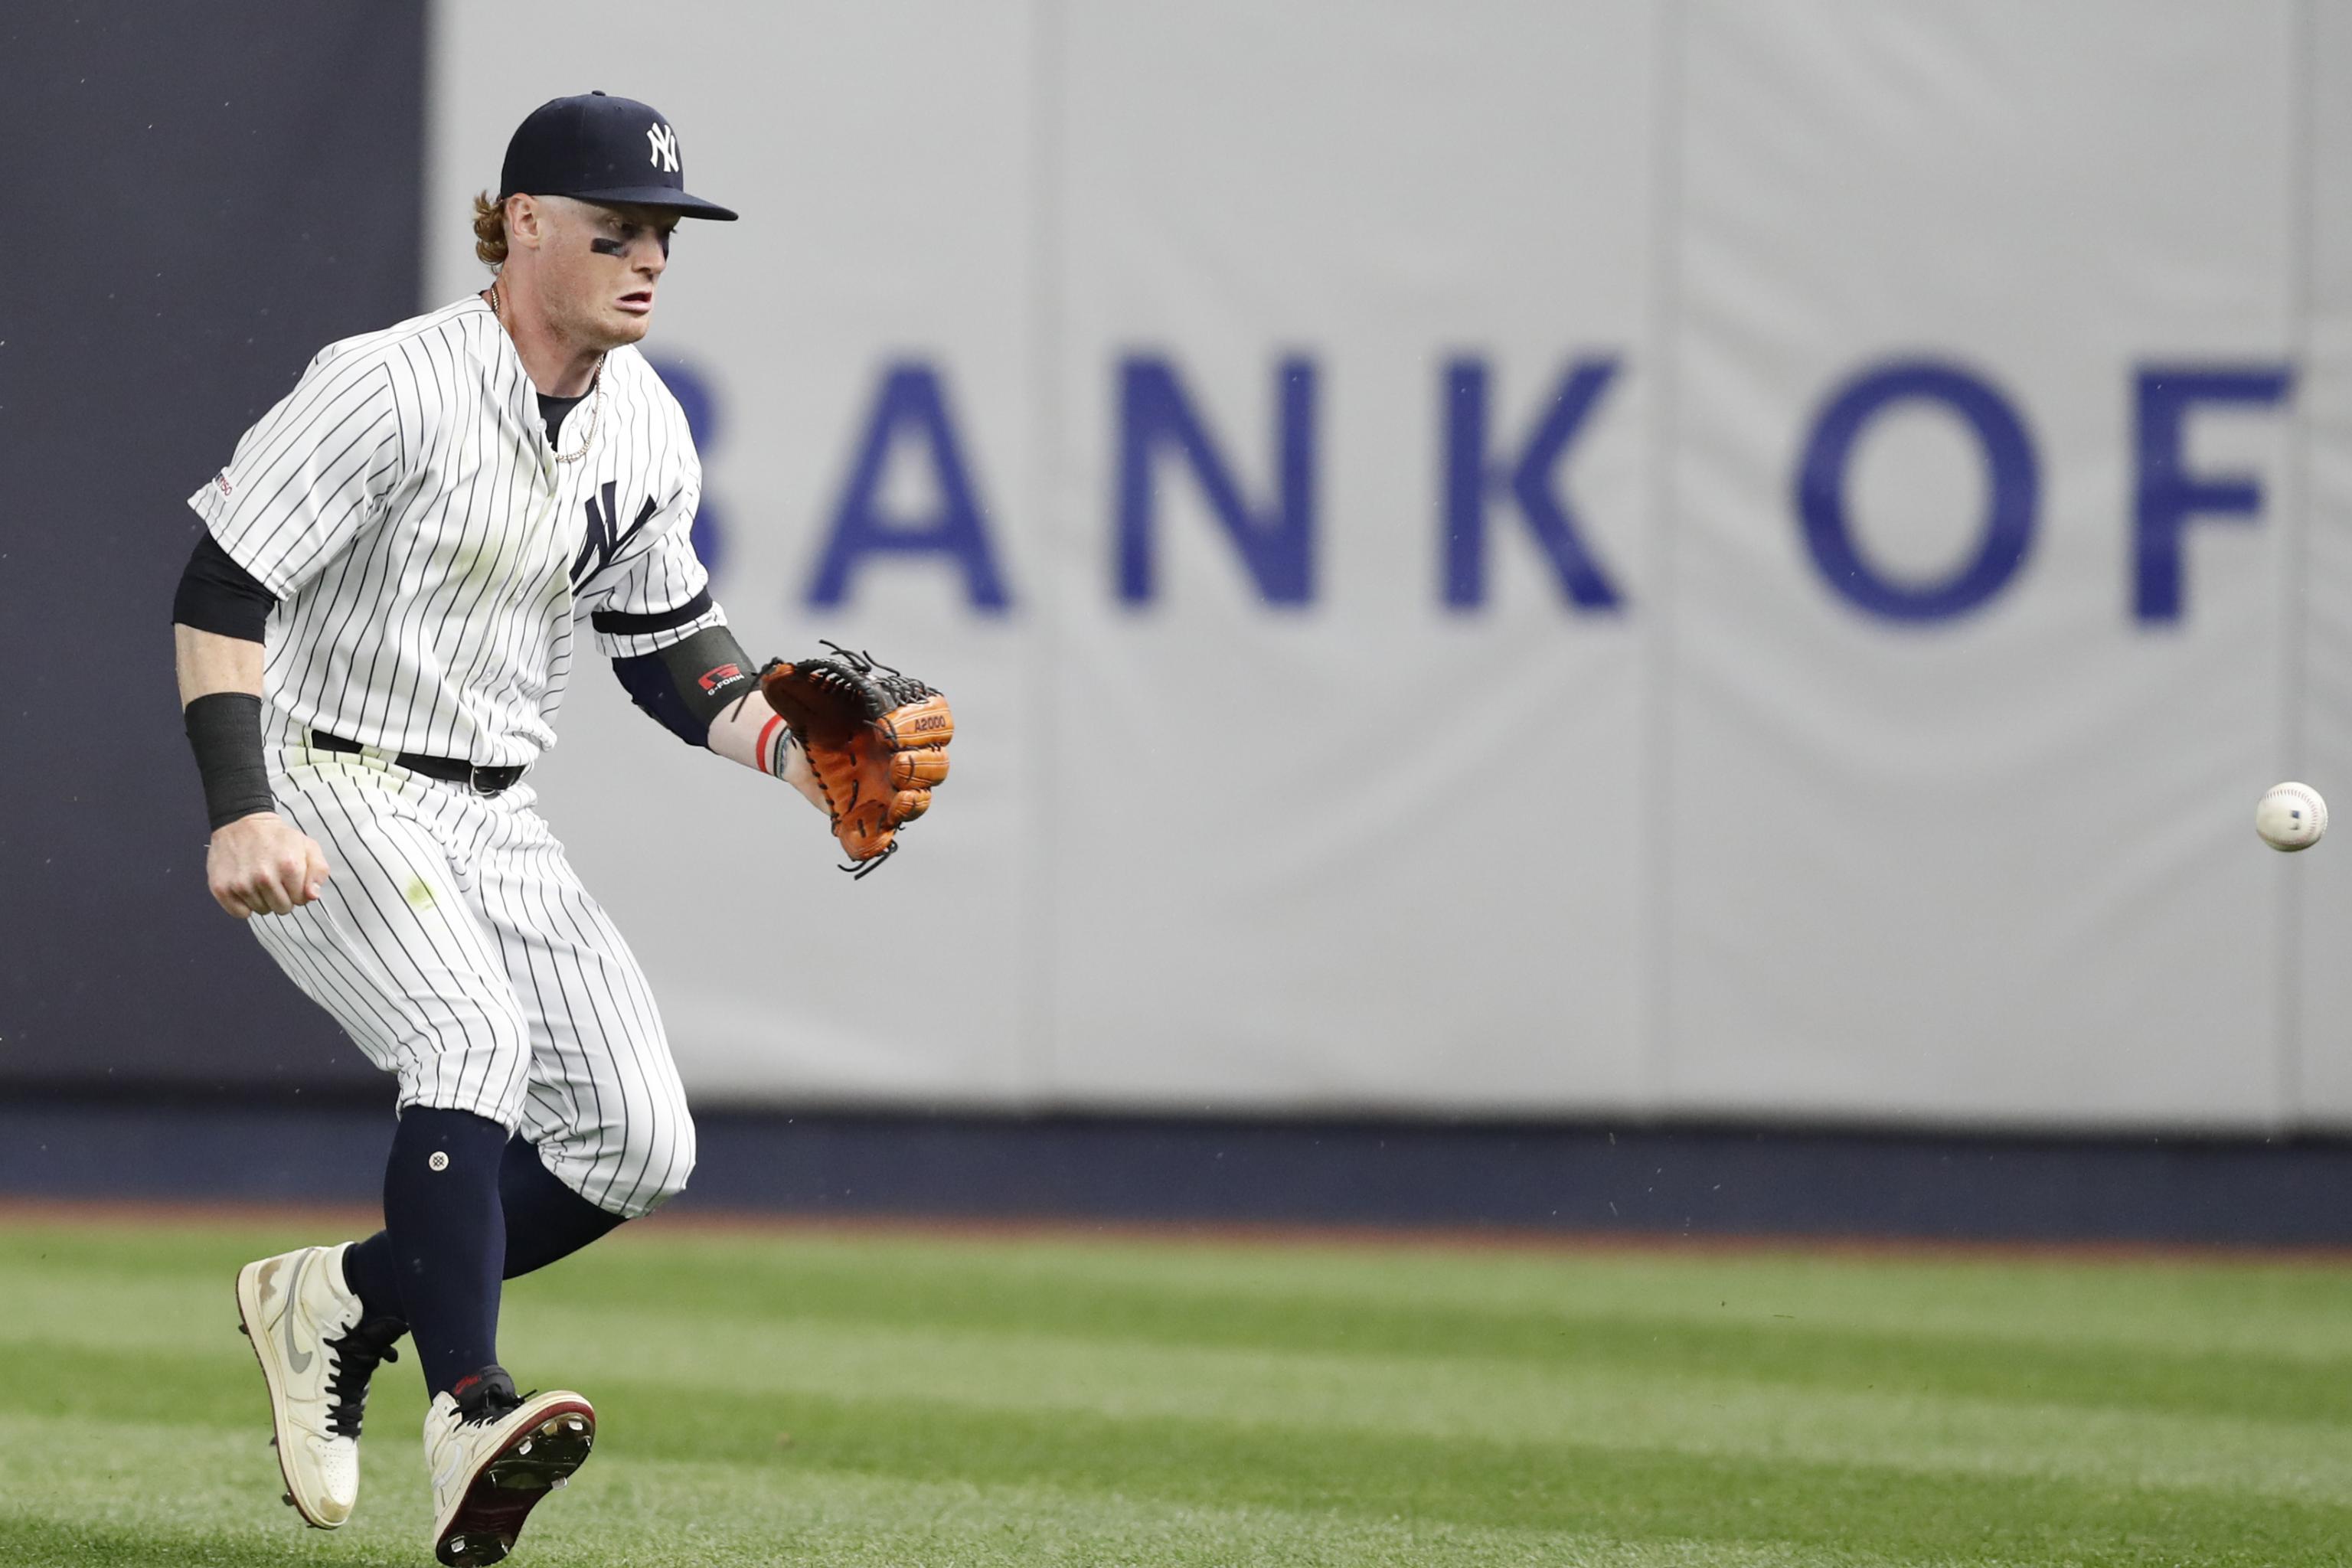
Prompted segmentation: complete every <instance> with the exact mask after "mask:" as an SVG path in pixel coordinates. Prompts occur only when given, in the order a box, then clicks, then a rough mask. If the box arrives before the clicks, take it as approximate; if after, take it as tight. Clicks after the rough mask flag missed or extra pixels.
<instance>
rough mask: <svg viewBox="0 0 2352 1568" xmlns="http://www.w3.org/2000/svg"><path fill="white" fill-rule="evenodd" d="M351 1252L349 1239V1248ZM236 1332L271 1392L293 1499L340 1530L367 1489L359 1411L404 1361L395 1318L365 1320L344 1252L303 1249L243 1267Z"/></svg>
mask: <svg viewBox="0 0 2352 1568" xmlns="http://www.w3.org/2000/svg"><path fill="white" fill-rule="evenodd" d="M344 1245H345V1246H348V1245H349V1243H345V1244H344ZM236 1315H237V1319H238V1323H237V1327H238V1330H239V1331H240V1332H242V1333H243V1334H244V1335H245V1336H246V1338H247V1339H248V1340H250V1341H251V1342H253V1354H254V1357H255V1359H256V1360H257V1361H259V1362H260V1363H261V1378H262V1381H263V1382H264V1383H266V1384H268V1387H269V1420H270V1426H271V1427H272V1429H273V1434H274V1435H273V1436H272V1437H271V1439H270V1441H271V1442H272V1443H273V1444H274V1445H275V1446H276V1447H277V1449H278V1473H279V1474H280V1475H282V1476H284V1477H285V1479H286V1500H287V1501H288V1502H289V1503H291V1504H293V1506H294V1510H295V1511H296V1512H297V1513H299V1514H300V1515H301V1516H302V1519H303V1522H305V1523H307V1524H310V1525H314V1526H316V1527H317V1528H319V1529H320V1530H332V1529H334V1528H335V1527H336V1526H338V1525H340V1524H341V1523H342V1522H343V1521H345V1520H347V1519H349V1518H351V1516H352V1504H353V1503H355V1502H357V1501H358V1500H359V1491H360V1413H361V1410H362V1407H363V1406H364V1405H366V1403H367V1390H368V1379H369V1378H370V1377H371V1376H373V1374H374V1372H375V1369H376V1363H378V1362H385V1361H396V1360H398V1359H399V1357H398V1356H397V1355H396V1354H395V1353H394V1351H393V1349H392V1342H393V1341H394V1340H395V1339H397V1338H399V1336H400V1334H401V1332H402V1329H401V1326H400V1324H399V1323H398V1322H397V1321H392V1320H388V1319H383V1318H378V1319H375V1320H373V1321H369V1322H366V1323H362V1321H361V1310H360V1299H359V1297H358V1296H356V1295H354V1294H353V1293H352V1290H351V1288H350V1287H349V1286H347V1285H346V1284H344V1282H343V1247H300V1248H298V1249H297V1250H295V1251H292V1252H288V1253H283V1254H281V1255H279V1256H278V1257H276V1258H263V1259H262V1260H261V1261H260V1262H258V1263H248V1264H247V1265H246V1266H245V1267H244V1268H240V1269H238V1270H237V1271H236Z"/></svg>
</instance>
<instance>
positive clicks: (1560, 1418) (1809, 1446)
mask: <svg viewBox="0 0 2352 1568" xmlns="http://www.w3.org/2000/svg"><path fill="white" fill-rule="evenodd" d="M215 1294H216V1292H215ZM549 1294H554V1292H547V1293H542V1294H541V1296H540V1297H539V1298H538V1299H537V1304H536V1305H530V1304H524V1303H514V1304H512V1305H510V1308H509V1312H508V1314H507V1331H506V1333H505V1335H504V1340H503V1344H504V1353H505V1356H506V1359H507V1361H508V1363H509V1364H510V1365H511V1366H513V1367H514V1368H516V1369H517V1370H518V1372H520V1373H522V1374H523V1375H524V1376H525V1378H526V1379H527V1380H537V1381H540V1382H550V1383H563V1384H573V1385H578V1386H581V1387H583V1388H585V1389H586V1390H587V1391H588V1392H590V1393H591V1394H592V1395H593V1394H597V1393H598V1392H600V1391H602V1390H605V1389H609V1388H611V1387H612V1386H613V1385H614V1382H615V1381H616V1380H625V1381H629V1382H635V1383H644V1382H646V1381H649V1380H650V1381H654V1382H656V1383H658V1384H661V1385H663V1386H665V1387H668V1388H671V1389H674V1390H676V1391H677V1392H678V1393H679V1394H680V1395H681V1396H692V1395H695V1394H700V1393H702V1392H705V1391H716V1392H723V1391H728V1390H740V1391H744V1392H756V1393H764V1394H775V1395H779V1396H782V1395H787V1394H808V1395H814V1396H815V1397H819V1398H826V1399H835V1400H844V1401H858V1400H897V1401H902V1402H928V1403H932V1404H940V1405H957V1406H960V1407H963V1408H967V1409H981V1410H999V1411H1008V1412H1009V1411H1027V1412H1033V1413H1039V1414H1049V1415H1050V1414H1052V1413H1055V1412H1062V1411H1068V1412H1076V1413H1085V1414H1101V1415H1113V1416H1116V1417H1118V1418H1119V1419H1122V1420H1126V1421H1136V1422H1140V1421H1150V1420H1155V1419H1160V1418H1171V1419H1182V1420H1208V1421H1218V1422H1226V1423H1233V1424H1237V1425H1246V1426H1281V1427H1287V1428H1293V1429H1297V1430H1302V1431H1311V1430H1317V1429H1324V1428H1328V1429H1333V1430H1343V1431H1346V1430H1352V1431H1362V1432H1372V1433H1379V1434H1391V1433H1393V1434H1402V1435H1409V1436H1421V1437H1429V1438H1434V1439H1445V1438H1451V1437H1470V1438H1477V1439H1479V1440H1481V1441H1485V1442H1489V1443H1498V1444H1534V1445H1568V1446H1582V1445H1589V1444H1591V1442H1592V1441H1593V1435H1594V1434H1596V1433H1605V1434H1607V1435H1608V1440H1609V1442H1610V1443H1612V1445H1616V1446H1621V1447H1640V1448H1651V1449H1660V1450H1675V1451H1681V1452H1685V1453H1690V1454H1706V1455H1715V1456H1722V1457H1729V1458H1738V1457H1742V1456H1748V1455H1770V1456H1776V1457H1779V1458H1787V1459H1791V1460H1802V1461H1806V1462H1811V1463H1835V1464H1849V1465H1858V1466H1866V1467H1874V1468H1901V1469H1911V1470H1959V1471H1979V1472H1986V1473H2008V1474H2018V1475H2053V1476H2066V1477H2073V1478H2075V1479H2086V1480H2097V1481H2103V1482H2108V1483H2114V1484H2123V1485H2132V1486H2168V1487H2204V1488H2220V1489H2239V1490H2245V1491H2249V1492H2254V1493H2262V1494H2269V1495H2275V1496H2285V1497H2294V1496H2305V1497H2316V1498H2319V1499H2320V1500H2334V1499H2338V1498H2347V1497H2352V1427H2347V1426H2344V1425H2342V1424H2326V1423H2315V1422H2310V1421H2277V1422H2254V1421H2248V1420H2244V1419H2241V1418H2221V1417H2212V1416H2205V1417H2188V1416H2182V1415H2169V1414H2168V1415H2147V1414H2146V1413H2142V1412H2135V1411H2127V1410H2111V1409H2095V1408H2094V1409H2085V1408H2078V1407H2074V1406H2066V1405H2048V1404H2044V1403H2038V1402H2034V1401H2032V1400H2029V1399H2024V1398H2012V1399H2009V1400H1997V1399H1980V1398H1973V1397H1969V1398H1962V1397H1956V1396H1949V1395H1943V1396H1928V1395H1921V1394H1916V1393H1913V1392H1909V1391H1906V1390H1904V1389H1900V1388H1897V1389H1888V1390H1859V1389H1857V1390H1843V1389H1841V1390H1820V1389H1816V1390H1812V1391H1810V1392H1809V1393H1807V1394H1804V1395H1803V1396H1801V1397H1798V1396H1792V1395H1791V1394H1790V1391H1789V1390H1788V1389H1786V1388H1784V1387H1781V1386H1778V1385H1776V1384H1769V1383H1764V1382H1758V1381H1750V1380H1741V1379H1736V1378H1728V1377H1719V1376H1718V1377H1708V1376H1700V1375H1695V1374H1687V1373H1675V1374H1664V1373H1659V1372H1657V1371H1656V1370H1654V1369H1653V1368H1650V1367H1647V1366H1642V1365H1636V1366H1633V1367H1626V1366H1624V1365H1622V1364H1618V1363H1607V1362H1599V1361H1595V1362H1591V1363H1585V1362H1579V1361H1569V1362H1563V1363H1558V1364H1550V1365H1545V1366H1541V1367H1529V1366H1526V1365H1521V1364H1516V1363H1509V1362H1500V1361H1492V1360H1481V1359H1475V1358H1473V1359H1454V1360H1436V1359H1433V1358H1429V1357H1425V1356H1421V1357H1405V1358H1395V1359H1387V1358H1381V1357H1377V1356H1371V1355H1364V1354H1355V1355H1332V1354H1320V1353H1316V1354H1310V1353H1300V1352H1292V1353H1286V1354H1285V1353H1276V1352H1265V1351H1260V1350H1248V1351H1235V1350H1231V1349H1226V1348H1223V1347H1217V1346H1211V1347H1203V1346H1172V1345H1166V1344H1158V1343H1145V1344H1131V1343H1122V1342H1103V1341H1098V1340H1094V1339H1087V1340H1067V1339H1058V1338H1055V1337H1052V1336H1046V1335H1039V1334H1006V1333H981V1332H974V1331H967V1330H939V1329H911V1328H899V1329H890V1328H884V1329H867V1328H852V1327H846V1326H844V1325H842V1324H838V1323H833V1322H809V1321H802V1320H798V1319H792V1318H780V1319H773V1320H747V1319H740V1318H722V1317H715V1316H712V1315H709V1314H707V1313H701V1312H698V1313H696V1314H695V1315H694V1316H693V1318H692V1323H693V1331H692V1332H691V1333H690V1334H681V1333H680V1332H679V1331H678V1325H679V1318H678V1314H677V1311H676V1310H671V1311H668V1312H662V1313H650V1312H642V1311H614V1310H603V1309H593V1308H583V1307H577V1306H568V1305H565V1306H556V1305H550V1304H548V1302H547V1300H546V1297H547V1295H549ZM562 1296H563V1299H564V1300H567V1301H570V1300H576V1299H577V1298H576V1295H575V1294H574V1293H572V1292H569V1291H566V1292H562ZM143 1305H149V1306H152V1303H144V1304H143ZM222 1310H223V1312H224V1313H225V1312H226V1308H225V1307H224V1308H223V1309H222ZM175 1318H176V1320H177V1321H182V1322H192V1323H194V1324H196V1325H200V1326H201V1327H200V1331H198V1332H197V1333H196V1334H195V1335H194V1337H193V1338H191V1339H188V1340H186V1341H185V1342H173V1343H171V1344H169V1345H167V1346H165V1347H163V1348H162V1349H142V1350H138V1351H132V1350H129V1349H100V1348H99V1347H100V1346H105V1345H110V1344H119V1343H121V1340H122V1338H123V1337H124V1336H121V1335H116V1334H112V1333H110V1331H109V1328H108V1325H107V1323H106V1322H105V1321H103V1319H102V1318H100V1319H99V1320H95V1321H86V1322H83V1323H81V1324H79V1325H78V1327H77V1328H76V1330H75V1331H74V1332H73V1333H72V1334H70V1335H58V1336H55V1337H43V1338H39V1339H34V1338H30V1337H28V1336H26V1334H24V1333H22V1332H7V1333H0V1361H7V1362H12V1363H22V1364H24V1365H25V1366H26V1367H27V1368H28V1369H31V1370H28V1372H27V1373H26V1376H25V1377H24V1378H22V1379H21V1380H19V1382H18V1383H17V1384H16V1388H15V1389H14V1390H13V1391H12V1392H9V1393H5V1394H0V1400H10V1401H15V1402H17V1403H18V1404H20V1405H22V1404H23V1402H26V1401H32V1400H42V1399H55V1400H58V1401H61V1402H68V1403H61V1404H59V1405H57V1406H56V1408H58V1409H60V1410H63V1409H71V1408H77V1406H75V1405H71V1404H70V1403H69V1402H70V1401H73V1400H76V1399H85V1400H86V1399H91V1398H99V1397H103V1396H104V1392H105V1391H109V1390H116V1389H130V1388H142V1389H147V1390H151V1391H160V1390H165V1389H173V1388H182V1389H184V1390H185V1391H186V1397H187V1399H188V1402H189V1404H190V1405H191V1406H194V1405H201V1404H205V1403H207V1402H209V1403H210V1404H212V1405H215V1407H217V1408H219V1409H222V1410H225V1411H226V1412H229V1413H230V1415H229V1417H228V1418H230V1419H233V1420H243V1419H245V1418H246V1417H245V1415H244V1410H245V1405H246V1402H245V1401H244V1400H243V1399H242V1398H241V1397H240V1396H239V1395H238V1394H236V1389H235V1387H234V1385H235V1384H236V1382H237V1380H238V1379H239V1378H243V1377H246V1375H247V1373H250V1370H251V1369H250V1368H249V1367H248V1366H247V1365H246V1363H245V1358H244V1357H243V1356H242V1354H241V1353H236V1352H241V1351H242V1345H241V1343H240V1342H236V1341H235V1339H234V1337H233V1336H231V1335H228V1334H226V1333H225V1332H223V1331H221V1330H220V1329H218V1328H216V1327H214V1326H212V1324H213V1322H214V1320H212V1319H209V1318H206V1317H205V1316H203V1315H201V1314H199V1315H195V1316H194V1317H191V1315H190V1314H187V1313H184V1312H183V1313H179V1314H176V1315H175ZM150 1321H153V1320H150ZM224 1347H229V1353H227V1354H226V1355H224ZM223 1373H227V1374H228V1375H227V1376H226V1378H224V1377H223V1375H222V1374H223ZM402 1377H403V1374H402V1373H398V1372H395V1373H392V1374H390V1376H389V1377H388V1378H387V1380H386V1381H387V1383H392V1384H394V1386H397V1385H398V1384H397V1383H394V1380H395V1379H401V1378H402ZM81 1408H88V1409H89V1410H90V1411H91V1413H95V1414H108V1415H131V1414H136V1412H135V1411H130V1412H125V1411H122V1410H119V1409H106V1408H103V1407H98V1406H84V1407H81ZM214 1418H217V1417H214Z"/></svg>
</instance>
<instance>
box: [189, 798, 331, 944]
mask: <svg viewBox="0 0 2352 1568" xmlns="http://www.w3.org/2000/svg"><path fill="white" fill-rule="evenodd" d="M327 876H328V871H327V857H326V854H325V852H324V851H322V850H321V849H320V847H319V846H318V843H317V841H316V840H314V839H313V838H311V837H310V835H309V834H307V833H304V832H303V831H301V830H300V829H299V828H298V827H295V826H292V825H290V824H289V823H288V822H287V820H286V819H285V818H284V817H282V816H278V814H277V813H276V812H274V811H263V812H257V813H255V814H254V815H253V816H240V817H238V818H237V819H236V821H235V822H232V823H230V824H229V825H228V826H226V827H223V828H221V829H220V830H219V831H217V832H215V834H214V835H213V842H212V847H211V848H210V849H209V850H207V851H206V852H205V885H206V886H208V887H209V888H211V889H212V894H213V898H214V899H215V900H216V901H217V902H218V903H219V904H220V907H221V908H223V909H225V910H227V911H228V912H229V913H231V914H233V915H235V916H236V918H237V919H239V920H243V919H245V918H246V917H247V915H284V914H291V913H292V912H293V911H294V908H295V906H296V905H298V904H307V903H309V902H310V900H313V899H315V898H318V897H319V896H320V894H322V893H324V892H325V891H326V890H327Z"/></svg>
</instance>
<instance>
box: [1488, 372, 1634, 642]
mask: <svg viewBox="0 0 2352 1568" xmlns="http://www.w3.org/2000/svg"><path fill="white" fill-rule="evenodd" d="M1616 374H1617V362H1616V361H1615V360H1613V359H1589V360H1579V361H1577V362H1576V363H1574V364H1572V365H1570V367H1569V369H1568V373H1567V374H1565V375H1563V376H1562V377H1561V378H1560V383H1559V390H1558V391H1557V392H1555V393H1554V394H1553V395H1552V401H1551V405H1550V406H1549V408H1547V409H1546V410H1545V411H1544V414H1543V416H1542V418H1541V419H1539V420H1538V422H1537V424H1536V427H1535V429H1534V430H1533V431H1532V432H1531V433H1530V434H1529V435H1528V441H1527V445H1526V446H1525V447H1522V448H1521V449H1520V451H1519V455H1518V457H1517V459H1516V460H1509V459H1506V460H1505V461H1503V462H1500V463H1490V462H1488V461H1487V456H1486V383H1487V372H1486V362H1485V361H1484V360H1476V359H1457V360H1454V361H1453V362H1452V363H1449V364H1447V365H1446V367H1445V497H1444V506H1445V513H1444V553H1445V562H1444V570H1445V603H1446V605H1447V606H1448V607H1449V608H1452V609H1456V610H1475V609H1477V608H1479V607H1480V606H1482V605H1485V604H1486V499H1487V497H1488V495H1489V494H1490V493H1492V492H1493V491H1494V490H1495V489H1497V488H1501V489H1507V490H1508V491H1509V492H1510V493H1511V495H1512V497H1513V499H1515V500H1517V502H1518V504H1519V512H1520V515H1521V516H1522V517H1524V518H1525V519H1526V520H1527V524H1528V531H1529V532H1530V533H1532V534H1534V535H1535V539H1536V542H1537V543H1538V544H1539V545H1541V546H1542V547H1543V552H1544V554H1545V556H1546V557H1547V558H1548V559H1549V561H1550V562H1551V568H1552V573H1553V574H1554V575H1555V576H1556V577H1557V578H1558V579H1559V588H1560V592H1561V594H1562V595H1565V596H1566V597H1567V599H1568V602H1569V603H1570V604H1572V605H1577V606H1578V607H1579V608H1581V609H1587V610H1606V609H1614V608H1616V607H1617V606H1618V605H1621V604H1622V602H1623V601H1622V595H1620V594H1619V593H1618V591H1617V589H1616V586H1615V584H1612V583H1611V582H1610V580H1609V576H1608V574H1606V573H1604V572H1603V571H1601V563H1600V562H1599V561H1598V560H1597V559H1595V558H1594V556H1593V554H1592V552H1591V550H1589V549H1587V548H1586V546H1585V543H1584V541H1583V539H1582V538H1581V537H1580V536H1579V534H1578V532H1577V528H1576V513H1575V512H1574V510H1571V509H1570V507H1569V505H1568V503H1567V502H1565V501H1563V500H1560V498H1559V492H1558V491H1557V490H1556V489H1554V488H1553V484H1552V476H1553V474H1554V472H1555V471H1556V470H1557V469H1558V468H1559V466H1560V464H1561V463H1562V461H1564V460H1565V459H1566V458H1567V456H1568V450H1569V447H1571V446H1573V445H1574V444H1575V441H1576V437H1577V435H1578V433H1579V432H1580V431H1581V430H1582V429H1583V427H1584V421H1585V417H1586V416H1588V415H1590V414H1591V412H1592V409H1593V405H1595V404H1597V403H1599V402H1600V401H1601V394H1602V393H1604V392H1606V391H1607V390H1608V388H1609V384H1610V382H1611V381H1612V379H1613V378H1614V377H1615V376H1616Z"/></svg>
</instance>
